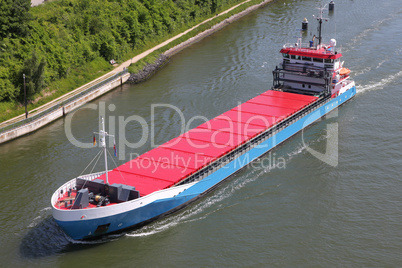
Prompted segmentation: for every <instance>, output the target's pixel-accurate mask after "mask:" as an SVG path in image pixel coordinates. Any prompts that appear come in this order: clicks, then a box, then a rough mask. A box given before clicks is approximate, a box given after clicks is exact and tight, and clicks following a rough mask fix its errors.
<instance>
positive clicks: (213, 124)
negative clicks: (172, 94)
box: [98, 90, 317, 196]
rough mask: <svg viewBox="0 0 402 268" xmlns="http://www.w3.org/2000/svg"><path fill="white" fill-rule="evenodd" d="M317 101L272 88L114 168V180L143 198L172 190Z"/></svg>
mask: <svg viewBox="0 0 402 268" xmlns="http://www.w3.org/2000/svg"><path fill="white" fill-rule="evenodd" d="M316 99H317V97H313V96H306V95H300V94H294V93H286V92H279V91H273V90H268V91H266V92H264V93H262V94H261V95H259V96H257V97H255V98H253V99H251V100H249V101H247V102H245V103H243V104H241V105H239V106H237V107H235V108H233V109H231V110H229V111H227V112H225V113H223V114H221V115H219V116H217V117H215V118H214V119H211V120H210V121H208V122H205V123H203V124H201V125H200V126H198V127H196V128H194V129H192V130H190V131H188V132H186V133H184V134H182V135H180V136H178V137H177V138H175V139H172V140H170V141H168V142H166V143H164V144H162V145H161V146H159V147H157V148H155V149H152V150H151V151H149V152H147V153H145V154H143V155H141V156H139V157H137V158H136V159H134V160H131V161H129V162H127V163H125V164H123V165H121V166H120V167H118V168H116V169H114V170H112V171H110V172H109V174H108V176H109V184H113V183H119V184H126V185H131V186H134V187H135V188H136V190H137V191H139V192H140V196H145V195H148V194H150V193H152V192H154V191H158V190H161V189H166V188H169V187H171V186H173V185H175V184H177V183H179V182H180V181H182V180H183V179H185V178H187V177H188V176H190V175H192V174H194V173H195V172H197V171H199V170H200V169H202V168H204V167H205V166H207V165H208V164H209V163H211V162H213V161H215V160H217V159H219V158H220V157H222V156H223V155H226V154H227V153H228V152H230V151H232V150H233V149H235V148H237V147H238V146H239V145H241V144H243V143H245V142H247V141H248V140H250V139H252V138H253V137H255V136H257V135H258V134H260V133H262V132H264V131H265V130H267V129H269V128H270V127H272V126H273V125H275V124H277V123H279V122H280V121H282V120H284V119H285V118H287V117H289V116H291V115H292V114H294V113H295V112H297V111H299V110H300V109H302V108H303V107H305V106H307V105H309V104H311V103H312V102H314V101H315V100H316ZM98 179H102V180H105V175H102V176H101V177H99V178H98Z"/></svg>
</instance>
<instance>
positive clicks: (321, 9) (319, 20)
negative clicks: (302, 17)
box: [313, 6, 328, 45]
mask: <svg viewBox="0 0 402 268" xmlns="http://www.w3.org/2000/svg"><path fill="white" fill-rule="evenodd" d="M317 9H318V10H319V11H320V15H319V17H317V21H318V45H321V40H322V35H321V30H322V21H323V20H325V21H328V19H327V18H323V17H322V12H323V11H324V9H325V6H324V7H323V6H321V7H317ZM313 17H315V16H314V15H313Z"/></svg>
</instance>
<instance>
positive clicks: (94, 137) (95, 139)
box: [94, 135, 96, 146]
mask: <svg viewBox="0 0 402 268" xmlns="http://www.w3.org/2000/svg"><path fill="white" fill-rule="evenodd" d="M95 145H96V138H95V135H94V146H95Z"/></svg>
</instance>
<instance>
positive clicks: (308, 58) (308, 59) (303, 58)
mask: <svg viewBox="0 0 402 268" xmlns="http://www.w3.org/2000/svg"><path fill="white" fill-rule="evenodd" d="M302 60H305V61H311V58H310V57H305V56H303V57H302Z"/></svg>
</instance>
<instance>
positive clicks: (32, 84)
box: [17, 50, 46, 101]
mask: <svg viewBox="0 0 402 268" xmlns="http://www.w3.org/2000/svg"><path fill="white" fill-rule="evenodd" d="M45 66H46V60H45V58H42V59H40V58H39V56H38V54H37V53H36V52H35V50H34V51H33V52H32V56H31V57H30V58H28V59H26V60H25V62H24V66H23V67H22V69H21V71H20V72H19V75H18V77H17V84H18V85H19V88H20V94H19V100H20V101H24V82H23V75H24V74H25V83H26V91H27V100H32V99H33V96H34V95H35V94H36V93H39V92H40V91H41V90H42V89H43V88H44V86H45V83H44V73H45Z"/></svg>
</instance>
